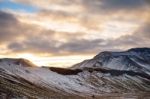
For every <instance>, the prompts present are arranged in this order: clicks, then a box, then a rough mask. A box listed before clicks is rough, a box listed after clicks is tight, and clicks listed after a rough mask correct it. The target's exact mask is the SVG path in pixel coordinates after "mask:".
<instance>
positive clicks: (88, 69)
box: [0, 48, 150, 99]
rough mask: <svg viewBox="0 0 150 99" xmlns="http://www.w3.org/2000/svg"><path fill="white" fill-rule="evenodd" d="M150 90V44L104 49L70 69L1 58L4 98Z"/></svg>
mask: <svg viewBox="0 0 150 99" xmlns="http://www.w3.org/2000/svg"><path fill="white" fill-rule="evenodd" d="M149 93H150V49H149V48H135V49H130V50H128V51H125V52H108V51H106V52H101V53H100V54H98V55H96V56H95V57H94V58H93V59H90V60H85V61H83V62H81V63H78V64H76V65H74V66H72V67H71V68H68V69H64V68H54V67H38V66H36V65H34V64H32V62H30V61H28V60H26V59H1V60H0V99H93V98H94V99H116V98H117V99H120V98H121V99H122V97H123V98H124V99H126V98H128V99H129V98H132V99H137V98H142V99H148V98H149V97H150V95H149Z"/></svg>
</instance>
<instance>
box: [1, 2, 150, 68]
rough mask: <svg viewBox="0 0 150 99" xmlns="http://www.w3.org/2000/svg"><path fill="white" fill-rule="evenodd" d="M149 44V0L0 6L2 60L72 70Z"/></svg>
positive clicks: (2, 3) (6, 4) (7, 4)
mask: <svg viewBox="0 0 150 99" xmlns="http://www.w3.org/2000/svg"><path fill="white" fill-rule="evenodd" d="M149 42H150V0H0V58H26V59H29V60H31V61H32V62H33V63H35V64H37V65H39V66H53V67H70V66H72V65H73V64H75V63H78V62H81V61H83V60H85V59H90V58H92V57H93V56H95V55H96V54H98V53H100V52H102V51H121V50H127V49H130V48H135V47H150V43H149Z"/></svg>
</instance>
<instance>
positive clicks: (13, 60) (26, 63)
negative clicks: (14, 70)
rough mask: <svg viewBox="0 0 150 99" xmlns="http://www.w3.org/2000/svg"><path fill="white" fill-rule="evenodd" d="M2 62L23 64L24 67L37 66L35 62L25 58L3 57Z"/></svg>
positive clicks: (0, 60)
mask: <svg viewBox="0 0 150 99" xmlns="http://www.w3.org/2000/svg"><path fill="white" fill-rule="evenodd" d="M0 62H2V63H6V64H8V65H9V64H14V65H21V66H24V67H35V66H36V65H35V64H33V63H32V62H31V61H29V60H27V59H24V58H3V59H0Z"/></svg>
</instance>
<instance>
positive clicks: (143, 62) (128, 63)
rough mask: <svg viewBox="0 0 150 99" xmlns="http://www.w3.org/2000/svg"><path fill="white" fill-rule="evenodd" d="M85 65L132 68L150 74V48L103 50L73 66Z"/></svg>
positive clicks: (120, 68)
mask: <svg viewBox="0 0 150 99" xmlns="http://www.w3.org/2000/svg"><path fill="white" fill-rule="evenodd" d="M85 67H92V68H99V67H103V68H109V69H115V70H131V71H135V72H141V73H147V74H150V48H133V49H130V50H128V51H124V52H109V51H105V52H101V53H100V54H98V55H96V56H95V57H94V58H93V59H90V60H85V61H83V62H81V63H79V64H76V65H74V66H73V67H72V68H74V69H75V68H85Z"/></svg>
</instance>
